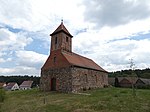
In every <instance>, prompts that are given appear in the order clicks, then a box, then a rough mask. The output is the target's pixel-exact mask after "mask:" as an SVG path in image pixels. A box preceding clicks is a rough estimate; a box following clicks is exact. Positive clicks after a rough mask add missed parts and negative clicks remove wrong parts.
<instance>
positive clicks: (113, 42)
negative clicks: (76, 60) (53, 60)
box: [0, 0, 150, 76]
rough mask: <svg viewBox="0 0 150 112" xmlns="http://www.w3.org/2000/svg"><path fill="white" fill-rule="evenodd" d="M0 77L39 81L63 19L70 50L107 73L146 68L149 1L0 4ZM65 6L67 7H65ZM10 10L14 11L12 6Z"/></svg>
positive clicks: (149, 39)
mask: <svg viewBox="0 0 150 112" xmlns="http://www.w3.org/2000/svg"><path fill="white" fill-rule="evenodd" d="M0 3H1V4H0V75H35V76H40V69H41V67H42V65H43V64H44V62H45V61H46V59H47V57H48V55H49V53H50V41H51V40H50V36H49V34H51V33H52V32H53V31H54V30H55V29H56V28H57V27H58V26H59V25H60V23H61V19H62V18H63V20H64V25H65V26H66V28H67V29H68V30H69V32H70V33H71V34H72V35H73V36H74V37H73V51H74V52H76V53H78V54H80V55H83V56H86V57H88V58H91V59H93V60H94V61H95V62H96V63H98V64H99V65H100V66H101V67H103V68H104V69H106V70H107V71H110V72H111V71H117V70H123V69H129V62H130V61H129V59H131V58H133V60H134V63H135V68H136V69H144V68H149V67H150V50H149V48H150V22H149V21H150V1H149V0H141V1H140V0H119V1H118V0H107V1H106V0H100V1H98V0H92V1H89V2H87V1H86V0H61V1H60V0H53V1H52V0H13V1H10V0H0ZM66 3H67V4H68V5H67V7H66ZM14 6H15V7H14Z"/></svg>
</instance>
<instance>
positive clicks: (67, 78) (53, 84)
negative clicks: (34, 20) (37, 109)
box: [40, 21, 108, 92]
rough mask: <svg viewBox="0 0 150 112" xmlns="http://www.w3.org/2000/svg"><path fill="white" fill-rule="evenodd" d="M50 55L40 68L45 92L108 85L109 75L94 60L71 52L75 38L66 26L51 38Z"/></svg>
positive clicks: (41, 84)
mask: <svg viewBox="0 0 150 112" xmlns="http://www.w3.org/2000/svg"><path fill="white" fill-rule="evenodd" d="M50 36H51V47H50V55H49V57H48V58H47V60H46V62H45V64H44V65H43V66H42V68H41V79H40V89H41V90H42V91H59V92H79V91H82V90H88V89H93V88H103V87H105V86H107V85H108V72H107V71H105V70H104V69H103V68H102V67H100V66H99V65H98V64H96V63H95V62H94V61H93V60H91V59H89V58H86V57H84V56H81V55H79V54H76V53H74V52H72V38H73V36H72V35H71V34H70V33H69V31H68V30H67V29H66V27H65V26H64V24H63V21H62V22H61V24H60V25H59V26H58V28H57V29H56V30H55V31H54V32H53V33H52V34H50Z"/></svg>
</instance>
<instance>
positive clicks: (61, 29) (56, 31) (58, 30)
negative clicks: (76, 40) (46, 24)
mask: <svg viewBox="0 0 150 112" xmlns="http://www.w3.org/2000/svg"><path fill="white" fill-rule="evenodd" d="M61 31H62V32H64V33H66V34H68V35H69V36H71V37H73V36H72V35H71V34H70V33H69V31H68V30H67V28H66V27H65V26H64V24H63V22H61V24H60V25H59V26H58V28H57V29H56V30H55V31H54V32H53V33H52V34H50V36H52V35H54V34H57V33H59V32H61Z"/></svg>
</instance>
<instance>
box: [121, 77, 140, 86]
mask: <svg viewBox="0 0 150 112" xmlns="http://www.w3.org/2000/svg"><path fill="white" fill-rule="evenodd" d="M137 80H138V78H136V77H124V78H123V79H122V80H120V81H119V86H120V87H127V88H128V87H132V85H135V83H136V81H137Z"/></svg>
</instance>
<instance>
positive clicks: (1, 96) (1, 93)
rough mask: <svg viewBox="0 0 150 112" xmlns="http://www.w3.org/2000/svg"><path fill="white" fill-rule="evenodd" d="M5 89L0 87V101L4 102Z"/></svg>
mask: <svg viewBox="0 0 150 112" xmlns="http://www.w3.org/2000/svg"><path fill="white" fill-rule="evenodd" d="M5 95H6V94H5V90H4V89H0V102H4V100H5Z"/></svg>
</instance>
